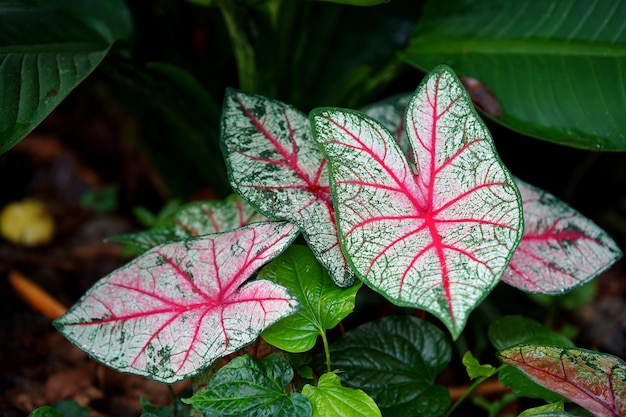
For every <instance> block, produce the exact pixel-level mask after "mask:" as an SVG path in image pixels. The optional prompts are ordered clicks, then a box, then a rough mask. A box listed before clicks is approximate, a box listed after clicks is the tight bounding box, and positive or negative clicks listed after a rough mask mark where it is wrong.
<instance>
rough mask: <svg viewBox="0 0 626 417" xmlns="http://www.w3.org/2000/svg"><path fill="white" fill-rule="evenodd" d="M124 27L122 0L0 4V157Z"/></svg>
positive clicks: (126, 27) (102, 54)
mask: <svg viewBox="0 0 626 417" xmlns="http://www.w3.org/2000/svg"><path fill="white" fill-rule="evenodd" d="M130 26H131V24H130V15H129V12H128V10H127V8H126V6H125V3H124V1H123V0H112V1H106V2H101V1H99V0H87V1H83V2H80V3H79V2H77V1H67V2H61V1H57V0H55V1H48V2H46V1H43V0H33V1H22V2H16V1H11V0H0V109H1V110H0V153H3V152H5V151H7V150H8V149H9V148H11V147H12V146H13V145H15V144H16V143H17V142H19V141H20V140H21V139H22V138H23V137H24V136H26V135H27V134H28V133H29V132H30V131H31V130H32V129H34V128H35V126H37V125H38V124H39V123H40V122H41V121H42V120H43V119H44V118H45V117H46V116H47V115H48V114H49V113H50V112H51V111H52V110H53V109H54V108H55V107H56V106H57V105H58V104H59V103H60V102H61V101H62V100H63V99H64V98H65V97H66V96H67V95H68V94H69V93H70V92H71V91H72V90H73V89H74V88H75V87H76V86H77V85H78V84H80V83H81V82H82V81H83V80H84V79H85V77H87V76H88V75H89V74H90V73H91V72H92V71H93V70H94V69H95V68H96V67H97V66H98V64H99V63H100V62H101V61H102V59H103V58H104V57H105V55H106V54H107V52H108V51H109V48H110V47H111V45H112V44H113V42H114V41H115V40H116V39H118V38H120V37H127V36H128V35H129V32H130Z"/></svg>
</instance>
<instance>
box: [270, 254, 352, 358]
mask: <svg viewBox="0 0 626 417" xmlns="http://www.w3.org/2000/svg"><path fill="white" fill-rule="evenodd" d="M259 277H260V278H263V279H268V280H270V281H274V282H276V283H277V284H280V285H282V286H284V287H287V288H288V289H289V290H290V291H291V292H292V294H293V295H295V296H296V297H297V298H298V300H299V301H300V306H301V307H300V310H299V311H298V312H297V313H296V314H294V315H292V316H290V317H286V318H285V319H283V320H280V321H279V322H278V323H276V324H274V325H273V326H272V327H270V328H269V329H267V330H266V331H265V332H264V333H263V338H264V339H265V340H266V341H267V342H268V343H271V344H272V345H274V346H276V347H278V348H280V349H282V350H286V351H288V352H306V351H308V350H310V349H311V348H312V347H313V346H314V345H315V341H316V340H317V337H318V336H319V335H321V334H323V333H325V331H326V330H327V329H332V328H333V327H335V326H336V325H337V324H339V322H340V321H341V320H342V319H343V318H344V317H346V316H347V315H348V314H350V313H351V312H352V310H354V300H355V297H356V293H357V291H358V289H359V288H360V287H361V282H360V281H359V282H358V283H356V284H354V285H352V286H351V287H349V288H346V289H342V288H339V287H337V285H335V283H334V282H333V280H332V279H331V278H330V276H329V275H328V272H326V270H325V269H324V268H323V267H322V266H321V265H320V264H319V263H318V262H317V260H316V259H315V256H314V255H313V253H312V252H311V250H310V249H309V248H308V247H306V246H300V245H292V246H290V247H289V248H288V249H287V250H286V251H285V252H284V253H283V254H281V255H280V256H279V257H278V258H276V259H275V260H274V261H273V262H272V263H270V264H269V265H267V266H266V267H265V268H263V269H262V270H261V271H260V272H259Z"/></svg>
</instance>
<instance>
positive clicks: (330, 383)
mask: <svg viewBox="0 0 626 417" xmlns="http://www.w3.org/2000/svg"><path fill="white" fill-rule="evenodd" d="M302 394H303V395H304V396H305V397H307V398H308V399H309V401H311V405H312V406H313V416H312V417H328V416H333V417H380V416H381V413H380V410H379V409H378V406H377V405H376V403H375V402H374V400H373V399H372V397H370V396H369V395H367V394H366V393H365V392H363V391H362V390H360V389H354V388H346V387H343V386H342V385H341V380H340V379H339V376H338V375H336V374H334V373H332V372H328V373H325V374H322V376H320V379H319V380H318V382H317V386H312V385H309V384H307V385H305V386H304V388H303V389H302Z"/></svg>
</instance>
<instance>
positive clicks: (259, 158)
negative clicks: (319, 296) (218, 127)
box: [222, 90, 354, 287]
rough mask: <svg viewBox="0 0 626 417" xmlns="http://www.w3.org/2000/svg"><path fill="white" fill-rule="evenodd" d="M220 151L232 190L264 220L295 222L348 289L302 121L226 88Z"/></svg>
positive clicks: (317, 158)
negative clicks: (221, 150) (265, 217)
mask: <svg viewBox="0 0 626 417" xmlns="http://www.w3.org/2000/svg"><path fill="white" fill-rule="evenodd" d="M222 149H223V150H224V154H225V159H226V165H227V167H228V171H229V175H230V180H231V185H232V187H233V189H235V191H236V192H237V193H238V194H239V195H241V196H242V197H243V198H244V199H246V200H247V201H248V202H249V203H250V204H251V205H252V206H254V207H255V208H256V209H257V210H259V211H260V212H261V213H263V214H264V215H265V216H267V217H269V218H271V219H274V220H288V221H290V222H292V223H294V224H296V225H297V226H298V227H299V228H300V230H301V232H302V234H303V236H304V237H305V239H306V240H307V242H308V243H309V246H310V247H311V250H312V251H313V253H314V254H315V256H316V258H317V259H318V260H319V261H320V263H321V264H322V265H324V266H325V267H326V268H327V269H328V271H329V273H330V275H331V277H332V278H333V281H334V282H335V283H336V284H337V285H339V286H342V287H347V286H349V285H351V284H352V283H353V281H354V274H353V272H352V271H351V269H350V268H349V267H348V264H347V262H346V259H345V257H344V256H343V253H342V252H341V248H340V245H339V241H338V237H337V230H336V226H335V217H334V210H333V206H332V200H331V196H330V188H329V184H328V172H327V169H326V160H325V159H324V157H323V155H322V153H321V152H320V150H319V149H318V148H317V146H316V145H315V142H314V141H313V138H312V133H311V127H310V123H309V120H308V119H307V117H306V116H305V115H304V114H302V113H300V112H299V111H297V110H296V109H294V108H293V107H291V106H288V105H286V104H284V103H280V102H278V101H274V100H270V99H268V98H266V97H262V96H259V95H254V94H248V93H244V92H240V91H235V90H229V91H228V92H227V95H226V99H225V101H224V110H223V116H222Z"/></svg>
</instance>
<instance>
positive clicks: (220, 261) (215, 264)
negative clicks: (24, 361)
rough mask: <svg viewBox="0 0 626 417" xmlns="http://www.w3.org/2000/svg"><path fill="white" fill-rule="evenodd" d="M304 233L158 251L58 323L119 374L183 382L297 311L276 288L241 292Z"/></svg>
mask: <svg viewBox="0 0 626 417" xmlns="http://www.w3.org/2000/svg"><path fill="white" fill-rule="evenodd" d="M297 233H298V232H297V229H296V227H295V226H294V225H292V224H290V223H286V222H273V223H270V222H265V223H255V224H252V225H249V226H245V227H243V228H240V229H237V230H234V231H231V232H225V233H221V234H214V235H208V236H204V237H199V238H194V239H189V240H186V241H182V242H173V243H169V244H165V245H161V246H157V247H155V248H153V249H151V250H150V251H148V252H146V253H145V254H143V255H141V256H140V257H138V258H136V259H135V260H133V261H132V262H130V263H128V264H127V265H125V266H124V267H122V268H120V269H118V270H116V271H114V272H112V273H111V274H110V275H108V276H106V277H104V278H102V279H101V280H100V281H99V282H98V283H96V285H94V286H93V287H92V288H91V289H90V290H89V291H88V292H87V293H86V294H85V295H84V296H83V297H82V298H81V299H80V300H79V302H78V303H77V304H76V305H74V306H73V307H72V308H71V309H70V310H69V311H68V312H67V313H66V314H65V315H64V316H62V317H61V318H60V319H58V320H57V321H56V322H55V325H56V327H57V328H58V329H59V330H60V331H61V333H63V334H64V335H65V336H66V337H67V338H68V339H69V340H71V341H72V342H73V343H75V344H76V345H77V346H78V347H80V348H81V349H83V350H84V351H85V352H87V353H88V354H89V355H91V356H92V357H94V358H95V359H97V360H99V361H101V362H102V363H104V364H106V365H108V366H110V367H112V368H114V369H117V370H119V371H122V372H128V373H133V374H138V375H143V376H146V377H149V378H152V379H154V380H157V381H160V382H164V383H171V382H175V381H179V380H182V379H184V378H187V377H189V376H192V375H194V374H196V373H198V372H199V371H201V370H202V369H203V368H205V367H207V366H208V365H210V364H211V362H213V361H214V360H215V359H217V358H219V357H221V356H224V355H227V354H229V353H232V352H234V351H236V350H237V349H239V348H241V347H243V346H245V345H247V344H249V343H251V342H252V341H254V340H255V339H256V338H257V337H258V335H259V334H260V333H261V332H262V331H263V330H264V329H265V328H266V327H269V326H270V325H271V324H273V323H274V322H276V321H278V320H279V319H281V318H283V317H285V316H288V315H289V314H292V313H293V312H294V311H295V310H296V309H297V308H298V302H297V300H296V299H295V297H293V296H292V295H291V294H290V293H289V292H288V290H286V289H285V288H283V287H281V286H279V285H277V284H275V283H273V282H269V281H263V280H256V281H253V282H250V283H247V284H245V285H243V286H242V284H243V283H244V281H245V280H246V279H248V277H249V276H250V275H251V274H252V273H253V272H254V271H255V270H256V269H257V268H259V267H260V266H261V265H263V264H264V263H266V262H268V261H269V260H271V259H272V258H273V257H275V256H276V255H278V254H279V253H280V252H281V251H282V250H284V249H285V248H286V247H287V246H288V245H289V244H290V243H291V242H292V241H293V239H294V238H295V237H296V236H297Z"/></svg>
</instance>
